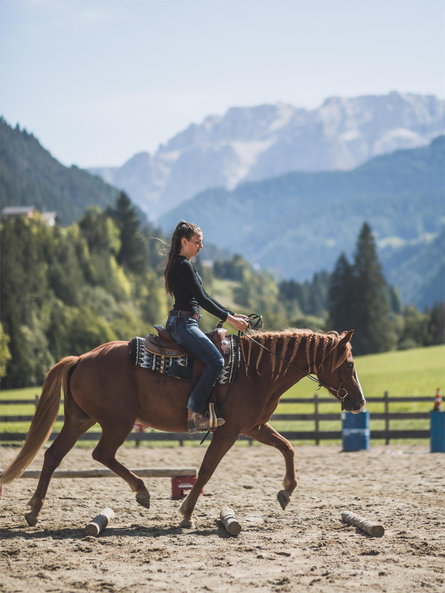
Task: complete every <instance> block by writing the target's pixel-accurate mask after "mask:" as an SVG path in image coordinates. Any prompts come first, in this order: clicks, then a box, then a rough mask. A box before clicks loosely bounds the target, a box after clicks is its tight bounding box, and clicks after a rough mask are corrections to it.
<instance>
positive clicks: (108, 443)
mask: <svg viewBox="0 0 445 593" xmlns="http://www.w3.org/2000/svg"><path fill="white" fill-rule="evenodd" d="M120 421H122V419H120ZM133 424H134V419H131V420H129V421H128V422H127V423H126V426H111V425H108V424H102V437H101V439H100V441H99V443H98V444H97V447H96V448H95V449H94V451H93V459H95V460H96V461H100V463H103V465H105V466H106V467H108V468H109V469H111V470H112V471H113V472H114V473H115V474H117V475H118V476H120V477H121V478H123V479H124V480H125V481H126V482H127V484H128V485H129V486H130V488H131V490H132V491H133V492H135V493H136V501H137V502H138V503H139V504H140V505H142V506H143V507H145V508H147V509H149V508H150V493H149V492H148V490H147V488H146V487H145V484H144V482H143V480H141V478H139V477H138V476H137V475H136V474H134V473H133V472H131V471H130V470H129V469H127V468H126V467H125V466H124V465H122V464H121V463H119V461H117V459H116V451H117V450H118V449H119V447H120V446H121V445H122V443H123V442H124V441H125V439H126V438H127V436H128V435H129V433H130V431H131V429H132V427H133Z"/></svg>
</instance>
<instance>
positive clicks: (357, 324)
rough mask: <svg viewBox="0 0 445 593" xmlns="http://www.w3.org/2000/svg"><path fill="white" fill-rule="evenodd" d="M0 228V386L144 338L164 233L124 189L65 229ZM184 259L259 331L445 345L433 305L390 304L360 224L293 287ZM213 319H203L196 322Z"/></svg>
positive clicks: (160, 297) (37, 225) (21, 222)
mask: <svg viewBox="0 0 445 593" xmlns="http://www.w3.org/2000/svg"><path fill="white" fill-rule="evenodd" d="M0 230H1V253H2V257H1V287H0V298H1V319H0V321H1V323H0V367H1V370H0V376H2V377H3V379H2V387H3V388H13V387H23V386H29V385H38V384H41V382H42V380H43V378H44V376H45V374H46V372H47V370H48V369H49V368H50V367H51V366H52V365H53V364H54V363H55V362H57V361H58V360H60V359H61V358H62V357H63V356H66V355H69V354H81V353H83V352H86V351H88V350H90V349H92V348H95V347H96V346H97V345H99V344H101V343H104V342H107V341H111V340H116V339H119V340H129V339H131V338H132V337H133V336H136V335H144V334H145V333H148V332H149V331H150V330H151V329H152V327H151V326H152V325H153V324H155V323H163V322H164V321H165V319H166V316H167V312H168V309H169V308H170V307H171V305H172V302H171V299H169V298H168V297H167V295H166V293H165V290H164V284H163V281H162V278H161V274H162V262H163V259H164V255H163V253H162V249H160V245H162V241H165V242H166V243H168V238H166V237H165V236H163V234H162V233H161V231H160V230H159V229H157V228H155V227H153V226H152V225H147V224H143V223H141V222H140V219H139V217H138V212H137V210H136V209H135V208H134V206H133V205H132V203H131V202H130V200H129V199H128V197H127V196H126V195H125V194H124V193H121V194H120V195H119V197H118V198H117V200H116V203H115V205H114V206H113V207H109V208H107V209H106V210H101V209H99V208H97V207H91V208H88V209H87V210H86V211H85V213H84V215H83V216H82V218H81V219H80V220H78V221H77V222H75V223H72V224H71V225H70V226H67V227H61V226H56V227H50V226H48V225H47V224H46V223H45V221H44V220H43V219H42V217H41V216H40V215H39V214H38V213H36V214H35V215H34V216H33V217H32V218H25V217H17V218H13V219H7V220H4V221H2V223H1V226H0ZM195 265H196V266H197V267H198V270H199V272H200V274H201V275H202V276H203V280H204V284H205V286H206V288H207V290H208V292H209V293H210V294H215V291H216V293H217V294H216V295H215V296H216V297H217V298H218V300H220V301H222V302H224V303H226V301H225V300H224V299H225V298H226V299H227V298H228V299H229V301H230V302H227V303H226V304H227V306H230V305H233V306H234V308H236V309H237V310H240V311H243V312H245V313H251V312H257V313H261V314H262V315H263V317H264V320H265V326H266V328H267V329H283V328H285V327H310V328H311V329H314V330H323V331H327V330H330V329H333V330H337V331H342V330H344V329H350V328H355V329H356V334H355V336H354V339H353V347H354V352H356V353H358V354H366V353H369V352H382V351H385V350H389V349H393V348H408V347H414V346H421V345H430V344H437V343H442V342H444V341H445V339H444V313H445V311H444V304H443V303H442V304H438V305H437V306H435V307H433V308H432V309H431V310H429V311H425V312H423V313H421V312H419V311H417V310H416V309H415V308H414V307H409V306H408V307H403V306H402V304H401V302H400V298H399V297H398V293H397V290H396V289H394V288H392V287H389V286H388V285H387V283H386V281H385V279H384V277H383V274H382V272H381V269H380V265H379V262H378V258H377V253H376V249H375V244H374V240H373V237H372V232H371V229H370V228H369V226H368V225H366V224H365V225H364V226H363V228H362V231H361V233H360V236H359V238H358V241H357V249H356V253H355V255H354V261H353V262H352V263H350V262H349V261H348V259H347V258H346V256H345V255H342V256H341V257H340V258H339V260H338V261H337V264H336V266H335V269H334V271H333V272H332V274H329V273H328V272H320V273H317V274H314V276H313V278H312V280H310V281H306V282H303V283H298V282H295V281H292V280H284V281H281V282H278V283H277V282H276V281H275V279H274V278H273V277H272V276H271V275H270V274H269V273H267V272H265V271H262V270H255V269H254V268H253V267H252V266H251V265H250V264H249V263H248V262H246V261H245V260H244V259H243V258H242V257H241V256H240V255H233V256H232V257H231V258H229V259H227V258H221V257H220V258H218V257H216V259H215V261H214V262H213V265H208V263H207V262H205V261H203V260H200V259H199V258H198V260H197V262H196V264H195ZM221 290H223V296H221V295H220V293H219V292H218V291H221ZM228 295H229V297H230V298H229V297H228ZM214 325H215V319H214V318H212V317H211V316H209V315H204V316H203V320H202V326H203V328H204V329H210V328H211V327H212V326H214Z"/></svg>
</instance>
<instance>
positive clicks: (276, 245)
mask: <svg viewBox="0 0 445 593" xmlns="http://www.w3.org/2000/svg"><path fill="white" fill-rule="evenodd" d="M182 218H185V219H187V220H192V221H194V222H196V223H198V224H199V225H200V226H201V227H202V229H203V231H204V233H205V237H208V238H209V240H211V241H212V242H216V243H217V244H218V245H219V246H221V247H223V248H226V249H230V250H231V251H232V252H236V253H240V254H242V255H243V257H245V258H246V259H247V260H248V261H250V262H251V263H257V264H259V266H260V267H261V268H266V269H269V270H271V271H273V272H274V273H276V274H277V275H278V276H279V277H284V278H293V279H296V280H300V281H301V280H305V279H308V278H309V277H310V276H311V275H312V273H313V272H314V271H317V270H322V269H326V270H332V268H333V266H334V263H335V261H336V259H337V258H338V257H339V255H340V254H341V253H342V252H344V253H346V255H347V256H351V255H352V252H353V249H354V245H355V242H356V239H357V236H358V233H359V230H360V228H361V226H362V224H363V222H364V221H366V222H368V223H369V224H370V225H371V228H372V230H373V233H374V235H375V237H376V240H377V244H378V246H379V249H380V255H381V256H382V259H381V261H382V263H383V267H384V271H385V274H386V276H387V279H388V280H389V281H390V282H393V281H394V284H395V285H396V286H397V287H398V288H399V290H400V292H401V294H402V298H403V301H404V302H413V303H414V304H416V305H417V306H422V305H426V304H432V303H434V302H438V301H440V300H445V286H444V280H445V279H444V276H443V271H444V261H445V251H444V249H443V232H442V235H441V234H440V233H441V231H443V227H444V222H445V136H440V137H438V138H436V139H435V140H433V141H432V142H431V143H430V144H429V145H428V146H426V147H421V148H415V149H405V150H398V151H395V152H393V153H391V154H387V155H382V156H379V157H375V158H374V159H371V160H370V161H368V162H367V163H365V164H363V165H361V166H359V167H357V168H356V169H354V170H352V171H328V172H320V173H302V172H294V173H288V174H286V175H282V176H279V177H273V178H271V179H267V180H264V181H257V182H250V183H243V184H240V185H238V186H237V187H236V188H235V189H233V190H232V191H229V190H227V189H223V188H216V189H210V190H206V191H204V192H201V193H200V194H198V195H196V196H195V197H194V198H192V199H190V200H188V201H186V202H183V203H182V204H180V205H179V206H177V207H176V208H175V209H173V210H172V211H170V212H169V213H168V214H166V215H164V216H163V217H162V218H161V219H160V224H161V227H162V228H163V229H164V230H166V231H168V230H170V229H171V228H173V227H174V225H175V224H176V223H177V221H178V220H180V219H182ZM440 237H442V239H440ZM402 270H403V273H401V272H402ZM426 279H427V280H428V282H425V280H426ZM426 284H428V287H429V289H428V291H425V287H426Z"/></svg>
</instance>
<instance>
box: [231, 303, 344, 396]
mask: <svg viewBox="0 0 445 593" xmlns="http://www.w3.org/2000/svg"><path fill="white" fill-rule="evenodd" d="M248 317H249V322H248V326H247V330H246V331H255V330H258V329H261V328H262V327H263V317H262V316H261V315H258V314H257V313H251V314H250V315H248ZM246 331H244V332H238V336H239V335H240V334H243V335H244V336H245V337H246V338H248V339H249V340H250V341H251V342H253V343H254V344H257V346H260V348H262V349H263V350H265V351H266V352H269V353H270V354H272V355H273V356H275V358H277V359H278V360H281V361H282V362H284V363H285V364H287V365H288V366H290V367H291V368H293V369H295V370H296V371H298V372H299V373H301V374H302V375H304V376H305V377H307V378H308V379H310V380H311V381H313V382H314V383H317V384H318V389H320V388H321V387H324V388H325V389H327V390H328V391H329V392H330V393H332V394H333V395H334V397H336V398H337V399H338V401H339V402H344V401H345V399H346V398H347V396H348V395H349V392H348V390H347V389H346V387H345V386H344V385H343V383H340V384H339V386H338V387H331V386H330V385H327V384H326V383H324V382H323V381H320V379H318V378H317V377H314V376H313V375H311V374H310V373H306V371H303V369H300V368H298V367H297V366H295V365H294V364H293V363H292V362H291V361H290V360H287V359H285V358H283V357H282V356H280V355H279V354H277V353H276V352H273V351H272V350H270V348H267V346H265V345H264V344H261V342H258V340H255V339H254V338H252V336H251V335H249V334H248V333H246ZM327 356H329V352H328V353H327V355H326V357H327ZM322 364H323V363H322Z"/></svg>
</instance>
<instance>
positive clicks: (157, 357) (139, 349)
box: [130, 335, 240, 385]
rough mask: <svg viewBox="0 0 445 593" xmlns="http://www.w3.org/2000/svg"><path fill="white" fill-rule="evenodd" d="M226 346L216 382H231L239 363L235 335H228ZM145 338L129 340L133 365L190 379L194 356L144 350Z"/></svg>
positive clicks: (162, 373) (237, 343)
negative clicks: (171, 354) (223, 363)
mask: <svg viewBox="0 0 445 593" xmlns="http://www.w3.org/2000/svg"><path fill="white" fill-rule="evenodd" d="M226 339H227V342H228V348H227V352H226V353H225V355H224V361H225V365H224V368H223V370H222V371H221V373H220V375H219V377H218V383H219V384H221V385H223V384H226V383H232V382H233V381H234V380H235V378H236V374H237V371H238V368H239V364H240V349H239V342H238V338H237V336H233V335H231V336H228V337H227V338H226ZM144 342H145V338H141V337H139V336H138V337H136V338H133V339H132V340H131V341H130V360H131V363H132V364H133V365H134V366H137V367H141V368H143V369H149V370H151V371H154V372H155V373H159V374H161V375H168V376H170V377H176V378H178V379H187V380H189V381H190V380H191V378H192V369H193V361H194V357H193V356H191V355H181V356H177V355H175V356H170V355H164V354H156V353H154V352H150V351H149V350H146V349H145V347H144Z"/></svg>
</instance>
